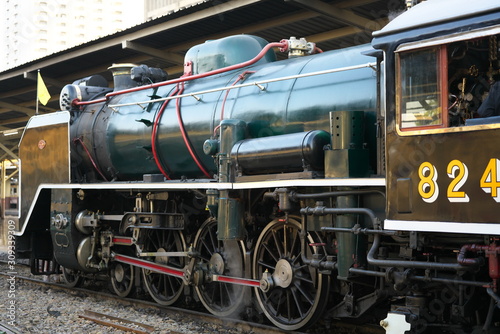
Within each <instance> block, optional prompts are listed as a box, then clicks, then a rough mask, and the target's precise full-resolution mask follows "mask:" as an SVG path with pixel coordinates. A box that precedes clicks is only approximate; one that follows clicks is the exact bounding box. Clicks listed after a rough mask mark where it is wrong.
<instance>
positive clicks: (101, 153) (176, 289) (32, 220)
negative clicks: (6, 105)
mask: <svg viewBox="0 0 500 334" xmlns="http://www.w3.org/2000/svg"><path fill="white" fill-rule="evenodd" d="M499 35H500V5H499V4H498V2H497V1H494V0H488V1H486V0H484V1H480V2H476V3H474V4H471V3H465V1H462V0H460V1H457V0H455V1H453V2H452V1H427V2H423V3H421V4H418V5H416V6H415V7H413V8H412V9H410V10H408V11H407V12H405V13H403V14H401V15H400V16H398V17H397V18H395V19H394V20H393V21H391V22H390V23H389V24H388V25H387V26H386V27H384V28H383V29H382V30H380V31H378V32H375V33H374V39H373V42H372V43H371V45H362V46H356V47H350V48H346V49H341V50H334V51H328V52H322V51H321V50H320V49H318V48H317V47H316V45H314V43H310V42H307V41H306V40H304V39H296V38H290V39H289V40H282V41H281V42H277V43H267V42H266V41H264V40H263V39H261V38H259V37H256V36H249V35H239V36H229V37H226V38H222V39H219V40H213V41H208V42H206V43H204V44H202V45H198V46H194V47H193V48H192V49H190V50H189V51H188V52H187V54H186V57H185V71H184V75H183V76H181V77H180V78H175V79H170V80H167V77H166V73H164V72H163V71H162V70H160V69H154V68H149V67H147V66H135V65H132V64H117V65H113V66H112V67H111V68H110V69H111V70H112V72H113V76H114V88H108V87H107V81H106V80H105V79H104V78H103V77H101V76H98V75H95V76H91V77H87V78H84V79H82V80H78V81H77V82H74V83H73V84H70V85H67V86H66V87H64V89H63V91H62V92H61V99H60V104H61V111H59V112H55V113H50V114H45V115H39V116H34V117H33V118H31V119H30V121H29V123H28V124H27V126H26V129H25V132H24V135H23V138H22V140H21V143H20V147H19V154H20V158H21V182H22V183H21V197H20V198H21V219H20V221H19V226H18V232H17V235H18V239H17V240H18V241H17V248H18V250H21V248H22V247H24V250H26V251H27V253H29V254H30V257H31V264H32V272H33V273H35V274H45V275H47V274H54V273H58V272H59V271H60V270H62V273H63V275H64V277H65V279H66V281H67V282H68V284H70V285H73V286H76V285H77V284H79V283H81V281H82V279H84V278H85V277H88V276H92V275H107V277H108V278H109V280H110V282H111V285H112V287H113V290H114V291H115V292H116V293H117V294H118V295H120V296H128V295H129V294H130V293H131V292H132V291H133V290H134V289H135V288H138V287H144V289H146V290H147V291H148V292H149V294H150V296H151V297H152V298H153V299H154V300H155V301H156V302H158V303H160V304H163V305H171V304H174V303H180V304H184V305H187V307H189V305H190V303H192V302H201V304H203V306H204V307H205V308H206V309H207V310H208V311H209V312H211V313H213V314H215V315H218V316H221V317H226V316H233V315H236V314H239V313H242V312H246V313H247V314H251V313H252V312H253V314H254V315H256V316H258V315H264V316H265V317H266V318H267V319H268V320H269V321H270V322H272V323H273V324H275V325H276V326H278V327H280V328H282V329H284V330H297V329H303V328H306V327H308V326H313V325H315V324H317V323H326V324H328V323H331V322H333V321H335V320H336V319H344V320H345V319H348V320H350V321H352V322H356V323H374V324H377V325H380V326H382V327H383V328H385V331H386V333H404V332H405V331H407V333H441V332H449V333H471V332H473V333H479V332H481V333H493V332H499V331H500V323H499V320H498V319H500V310H499V307H500V294H499V287H500V286H499V282H500V280H499V279H500V220H499V218H498V207H499V205H500V204H499V202H500V147H499V145H498V143H496V138H497V137H498V136H499V131H500V118H499V117H487V118H479V117H478V115H477V111H478V109H479V108H480V106H481V105H482V104H483V101H484V100H485V99H487V98H491V97H488V92H489V91H490V87H491V85H492V84H493V83H494V82H495V81H497V80H498V77H499V75H500V58H499V46H500V45H499V44H498V39H499ZM276 48H278V49H280V51H281V52H285V53H288V56H289V57H288V59H287V60H280V61H277V60H276V56H275V53H274V49H276ZM23 245H24V246H23ZM28 251H29V252H28ZM61 268H62V269H61Z"/></svg>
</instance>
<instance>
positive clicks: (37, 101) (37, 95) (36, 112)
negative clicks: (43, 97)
mask: <svg viewBox="0 0 500 334" xmlns="http://www.w3.org/2000/svg"><path fill="white" fill-rule="evenodd" d="M39 77H40V69H38V75H37V76H36V108H35V115H38V103H39V101H40V97H39V96H40V95H39V94H40V92H39V91H38V87H39V84H38V78H39Z"/></svg>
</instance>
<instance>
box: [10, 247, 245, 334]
mask: <svg viewBox="0 0 500 334" xmlns="http://www.w3.org/2000/svg"><path fill="white" fill-rule="evenodd" d="M0 258H4V256H2V254H0ZM0 268H1V269H0V271H1V272H7V269H8V268H7V267H6V265H2V266H1V267H0ZM0 310H1V312H0V322H2V323H6V324H11V325H13V326H14V327H16V328H19V329H21V330H22V332H23V333H54V334H57V333H103V334H104V333H125V332H124V331H122V330H117V329H114V328H112V327H107V326H103V325H99V324H96V323H94V322H92V321H90V320H85V319H82V318H79V317H78V315H79V314H83V313H84V311H85V310H91V311H94V312H98V313H104V314H107V315H110V316H114V317H119V318H122V319H127V320H131V321H135V322H140V323H143V324H146V325H150V326H153V327H155V329H156V330H155V331H154V332H153V333H163V334H167V333H172V334H176V333H241V332H239V331H237V330H236V329H234V328H227V327H225V326H219V325H216V324H210V323H206V322H203V323H200V322H195V321H191V320H185V319H183V318H182V316H181V315H179V314H172V315H165V314H161V313H162V312H161V311H159V310H154V309H134V307H133V306H129V305H123V304H120V303H119V302H116V301H110V300H102V299H96V298H95V297H86V296H83V295H81V294H79V293H74V292H73V293H68V292H65V291H58V290H53V289H50V288H46V287H40V286H36V285H34V284H31V283H26V282H23V281H20V280H15V281H13V280H11V279H5V278H4V277H2V278H1V279H0ZM12 320H14V323H12V322H11V321H12Z"/></svg>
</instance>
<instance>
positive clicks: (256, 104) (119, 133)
mask: <svg viewBox="0 0 500 334" xmlns="http://www.w3.org/2000/svg"><path fill="white" fill-rule="evenodd" d="M243 36H245V35H243ZM223 41H224V43H222V44H223V45H224V48H227V49H229V50H228V51H227V52H234V49H238V50H245V48H242V47H241V45H242V43H243V42H242V41H241V39H238V43H236V44H235V45H234V46H231V43H230V42H231V39H230V38H229V39H228V40H226V39H223ZM210 43H219V44H220V43H221V40H217V41H211V42H208V43H206V45H201V46H197V51H196V54H199V53H200V52H202V50H203V46H206V47H208V46H210ZM249 43H251V44H255V38H254V37H251V38H250V41H249ZM210 48H211V49H217V50H219V51H217V52H219V54H216V55H214V57H215V58H217V59H222V58H223V56H222V55H221V54H220V53H221V52H223V51H220V48H213V47H210ZM369 48H370V46H366V45H365V46H358V47H352V48H348V49H343V50H339V51H329V52H324V53H321V54H317V55H312V56H305V57H300V58H294V59H288V60H282V61H273V58H272V57H265V58H264V59H262V60H261V61H260V62H259V63H257V64H255V65H253V66H250V67H246V68H242V69H237V70H233V71H230V72H225V73H222V74H218V75H214V76H210V77H206V78H202V79H197V80H192V81H187V82H185V84H174V85H165V86H161V87H158V88H147V89H144V90H140V91H136V92H131V93H126V94H120V95H116V96H113V97H111V98H110V99H109V101H107V104H102V103H101V104H92V105H88V106H87V107H86V108H85V110H84V112H83V113H80V115H79V116H78V117H77V118H76V119H75V121H74V122H73V129H72V136H73V138H78V139H76V141H75V143H74V144H75V147H73V152H72V153H74V155H73V158H74V161H75V162H76V165H78V162H79V161H78V160H80V161H81V163H82V164H83V165H80V166H83V167H80V169H84V170H86V171H94V169H95V168H94V167H93V165H94V164H96V165H97V166H98V168H99V169H100V171H101V172H102V173H103V174H104V175H105V176H106V178H108V179H113V178H114V179H121V180H136V179H138V180H140V179H142V177H143V175H144V174H159V173H160V170H159V168H158V167H157V165H156V162H155V159H153V153H152V135H151V134H152V129H153V127H154V126H153V124H154V122H155V119H156V118H157V117H156V116H157V113H158V112H159V111H160V108H161V105H162V103H163V102H156V103H150V104H148V103H141V104H137V105H131V106H121V107H113V105H117V104H123V103H132V102H144V101H148V100H151V99H154V98H158V97H166V96H169V95H171V94H173V93H174V92H176V91H177V90H178V89H180V88H182V86H184V87H183V88H184V90H183V94H189V93H196V92H200V91H205V90H208V89H213V88H217V87H229V86H231V85H233V84H235V83H238V84H240V83H248V82H260V81H264V80H269V79H275V78H280V77H286V76H291V75H296V74H302V73H310V72H315V71H322V70H327V69H332V68H341V67H346V66H353V65H358V64H364V63H368V62H371V61H372V59H371V58H370V57H367V56H364V55H362V52H363V51H367V50H369ZM258 51H260V50H257V48H255V47H252V48H250V51H249V52H248V54H246V55H245V56H244V57H239V58H238V60H241V61H245V60H248V59H251V58H253V57H254V56H255V55H256V54H257V53H258ZM245 52H246V51H245ZM205 56H206V57H205V58H203V57H192V58H191V59H193V61H208V60H207V59H209V58H210V57H211V55H210V52H206V54H205ZM193 66H194V65H193ZM194 67H196V66H194ZM197 68H199V66H198V67H197ZM262 86H263V87H260V88H259V87H258V86H248V87H241V88H234V89H230V90H222V91H218V92H213V93H204V94H197V96H196V98H194V97H191V96H188V97H183V98H181V99H179V100H171V101H170V102H169V103H168V104H167V105H166V107H165V108H164V110H163V113H162V116H161V118H160V119H159V121H158V127H157V136H156V151H157V152H158V153H157V159H156V160H158V161H160V162H161V164H162V166H163V167H164V168H163V169H164V170H165V171H166V172H167V173H168V174H169V176H170V177H171V178H180V177H183V176H184V177H187V178H199V177H205V176H204V175H203V173H202V172H201V170H200V168H199V166H198V165H197V164H196V163H195V162H194V160H193V158H192V155H191V154H190V153H189V151H188V148H187V147H186V143H185V142H186V141H185V140H184V139H183V136H182V133H181V126H180V121H179V120H181V121H182V124H183V125H184V130H185V131H184V133H185V134H186V137H187V142H188V143H189V145H190V146H191V147H192V151H193V154H194V155H196V156H197V159H199V162H200V163H201V164H202V165H203V167H204V168H205V169H206V170H208V171H209V172H210V173H214V172H215V171H216V166H215V164H214V160H213V158H212V157H211V156H207V155H205V154H204V153H203V143H204V142H205V140H207V139H209V138H211V137H212V136H213V134H214V130H216V127H217V126H218V125H219V123H220V121H221V119H235V120H241V121H243V122H245V123H246V127H247V138H260V137H269V136H276V135H283V134H289V133H297V132H307V131H310V130H324V131H328V130H329V116H328V115H329V112H330V111H335V110H346V111H354V110H361V111H364V112H365V113H366V114H370V113H371V114H372V115H374V114H375V105H376V76H375V72H374V70H372V69H371V68H364V69H356V70H350V71H345V72H339V73H330V74H324V75H316V76H311V77H304V78H298V79H290V80H284V81H276V82H272V83H265V84H263V85H262ZM261 88H264V89H263V90H262V89H261ZM110 105H111V107H109V106H110ZM373 119H375V117H374V116H373ZM373 123H374V122H372V123H371V124H373ZM215 132H216V134H217V131H215ZM370 140H372V141H374V140H375V138H374V136H373V138H367V141H370ZM82 143H83V144H84V145H82ZM83 146H85V147H86V148H87V150H88V151H89V152H90V154H89V153H87V152H86V150H85V148H84V147H83ZM89 155H93V156H94V155H95V156H96V158H95V159H94V160H95V161H94V162H91V161H90V159H89V158H88V156H89ZM83 174H84V173H83ZM89 178H91V177H90V176H88V177H86V180H89ZM80 181H81V180H80ZM89 181H90V180H89Z"/></svg>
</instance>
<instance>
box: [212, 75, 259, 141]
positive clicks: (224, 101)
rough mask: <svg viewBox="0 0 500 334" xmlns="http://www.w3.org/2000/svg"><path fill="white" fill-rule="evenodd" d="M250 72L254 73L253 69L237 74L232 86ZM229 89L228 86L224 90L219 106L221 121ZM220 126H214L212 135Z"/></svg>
mask: <svg viewBox="0 0 500 334" xmlns="http://www.w3.org/2000/svg"><path fill="white" fill-rule="evenodd" d="M251 73H255V71H245V72H243V73H241V74H240V75H238V78H236V80H234V82H233V84H232V85H231V87H232V86H234V85H236V84H237V83H238V82H240V81H243V80H245V76H246V75H247V74H251ZM230 90H231V88H228V89H227V90H226V94H225V95H224V99H223V100H222V107H221V110H220V120H221V121H222V120H223V119H224V109H225V106H226V100H227V96H228V95H229V91H230ZM219 128H220V124H219V125H217V126H216V127H215V128H214V137H215V136H216V134H217V130H218V129H219Z"/></svg>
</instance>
